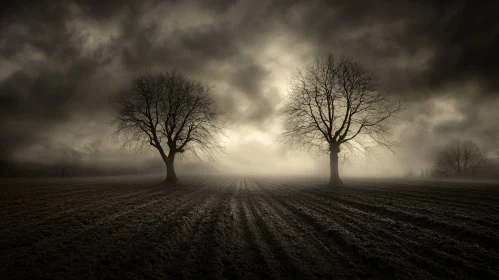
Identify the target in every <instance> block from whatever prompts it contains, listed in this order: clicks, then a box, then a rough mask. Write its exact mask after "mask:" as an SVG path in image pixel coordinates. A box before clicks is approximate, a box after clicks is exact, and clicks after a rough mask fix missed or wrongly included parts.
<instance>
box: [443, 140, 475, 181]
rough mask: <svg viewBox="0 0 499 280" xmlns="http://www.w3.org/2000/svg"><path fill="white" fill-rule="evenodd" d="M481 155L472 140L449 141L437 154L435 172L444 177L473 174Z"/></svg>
mask: <svg viewBox="0 0 499 280" xmlns="http://www.w3.org/2000/svg"><path fill="white" fill-rule="evenodd" d="M482 161H483V155H482V153H481V152H480V148H478V146H477V144H476V143H475V142H473V141H470V140H467V141H461V140H459V139H454V140H452V141H450V143H449V144H447V145H446V146H445V147H444V148H443V149H442V150H441V151H440V152H439V153H438V155H437V158H436V162H435V170H434V171H435V174H436V175H440V176H446V177H453V176H457V177H466V176H471V175H473V173H474V172H476V171H477V169H478V168H479V167H480V165H481V163H482Z"/></svg>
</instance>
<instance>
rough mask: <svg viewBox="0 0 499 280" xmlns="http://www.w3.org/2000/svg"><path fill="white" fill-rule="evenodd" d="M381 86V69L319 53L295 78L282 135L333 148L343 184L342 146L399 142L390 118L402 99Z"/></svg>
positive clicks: (334, 176)
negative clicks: (392, 96)
mask: <svg viewBox="0 0 499 280" xmlns="http://www.w3.org/2000/svg"><path fill="white" fill-rule="evenodd" d="M379 87H380V85H379V82H378V78H377V77H376V75H375V74H374V73H373V72H371V71H369V70H367V69H366V68H365V67H363V66H362V65H360V64H359V63H357V62H354V61H352V60H350V59H347V58H340V59H336V58H335V57H334V56H332V55H329V56H328V57H327V58H325V59H316V60H315V62H314V63H312V64H310V65H308V66H307V67H306V69H304V71H298V72H297V73H296V75H295V76H294V78H293V80H292V82H291V90H290V96H289V99H288V101H287V103H286V104H285V105H284V108H283V111H282V113H283V115H284V118H285V119H284V132H283V134H282V137H283V138H284V140H285V141H286V142H288V143H290V144H292V145H296V146H299V147H308V148H310V147H315V148H318V149H319V151H323V152H329V160H330V184H331V185H334V184H341V183H342V182H341V180H340V177H339V173H338V154H339V152H340V146H345V147H347V148H348V149H350V150H354V149H361V150H367V149H368V148H369V146H368V143H369V142H372V141H374V142H375V143H376V144H379V145H382V146H385V147H388V148H390V147H391V146H393V145H394V144H395V143H394V142H393V141H391V140H390V139H389V137H388V136H389V131H390V130H389V129H390V123H391V120H392V117H393V116H394V114H395V113H396V112H398V111H400V110H401V109H403V105H402V103H401V102H400V101H394V100H391V99H390V98H389V96H388V95H387V94H386V93H383V92H381V91H380V90H379Z"/></svg>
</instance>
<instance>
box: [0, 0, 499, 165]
mask: <svg viewBox="0 0 499 280" xmlns="http://www.w3.org/2000/svg"><path fill="white" fill-rule="evenodd" d="M2 5H3V7H2V8H1V9H0V10H1V11H2V12H1V14H0V63H1V64H2V69H1V70H0V116H1V120H0V141H1V143H2V146H3V149H4V150H5V151H7V152H8V153H9V154H13V155H15V154H17V153H19V152H20V151H26V150H29V149H30V147H33V146H34V145H37V144H39V143H45V145H49V146H50V145H58V144H56V143H59V142H61V139H66V140H65V141H66V142H65V144H64V145H67V146H71V147H72V148H74V149H79V148H81V147H83V146H85V145H86V144H88V143H90V142H91V141H93V140H95V139H108V136H109V134H111V133H112V127H110V125H109V120H110V117H111V116H112V113H113V110H114V104H113V103H112V102H110V100H111V97H112V96H113V95H115V94H116V93H117V91H118V90H119V89H120V88H123V87H126V86H127V85H128V84H129V83H130V81H131V79H132V77H133V76H134V75H135V74H136V73H137V72H139V71H141V70H143V69H148V68H166V69H177V70H178V71H180V72H182V73H184V74H186V75H188V76H190V77H193V78H195V79H198V80H201V81H203V82H205V83H207V84H209V85H210V86H212V88H213V91H214V93H215V95H216V97H217V101H218V104H219V107H220V108H221V109H222V110H223V111H224V112H225V114H226V115H227V118H228V119H229V120H230V121H231V123H232V124H231V125H230V128H229V129H230V130H231V131H232V132H231V133H229V134H232V135H238V136H237V137H233V138H232V142H231V143H230V144H229V145H231V146H230V147H229V149H228V150H229V151H232V152H233V154H234V155H235V154H237V156H231V155H230V154H229V155H228V156H227V158H226V159H225V161H226V162H229V163H230V161H231V160H232V159H234V160H236V159H237V162H241V163H244V162H246V163H247V164H248V165H252V166H257V165H258V164H259V163H258V161H257V160H256V161H255V158H254V157H253V155H252V152H251V151H248V149H251V150H253V151H258V152H259V153H266V160H267V161H270V162H272V163H274V164H275V165H279V164H281V165H283V164H284V162H287V163H289V162H290V161H292V160H293V156H292V155H291V156H290V155H289V154H288V153H283V152H282V149H286V148H284V147H283V146H282V144H280V143H278V142H275V135H276V132H277V131H278V130H279V122H278V114H277V112H278V108H279V105H280V104H281V102H282V100H283V98H285V96H286V90H287V88H288V85H289V83H288V82H289V79H290V78H291V76H292V73H293V72H294V71H295V70H296V68H297V67H303V66H304V65H305V64H306V63H308V62H310V61H311V60H312V59H314V58H315V57H316V56H321V55H325V54H327V53H333V54H336V55H345V56H349V57H352V58H354V59H356V60H358V61H359V62H361V63H363V64H365V65H366V66H368V67H369V68H371V69H373V70H374V71H376V73H377V74H378V75H379V76H380V78H381V81H382V82H383V86H384V88H385V89H386V90H387V91H389V92H390V93H391V94H393V95H394V96H400V97H402V98H404V99H405V100H407V101H408V102H409V106H410V109H409V110H407V111H406V112H405V113H404V114H403V115H402V116H401V122H400V126H399V127H398V129H396V131H398V134H400V135H399V136H401V137H403V138H405V140H406V141H405V142H406V146H405V147H404V150H403V151H402V152H401V153H400V155H401V156H400V157H401V158H402V159H403V160H404V161H405V160H406V159H407V158H411V157H412V158H417V157H418V156H419V157H424V156H425V155H427V154H431V152H432V149H434V148H435V147H436V146H438V145H441V143H443V142H444V141H446V140H448V139H450V138H455V137H461V138H467V139H469V138H471V139H474V140H476V141H477V142H478V143H479V144H480V146H481V147H482V149H484V152H485V153H487V152H491V151H497V150H498V149H499V147H498V144H497V143H499V133H498V130H497V120H499V113H498V111H497V108H498V106H499V99H498V93H499V79H497V75H498V74H499V56H498V53H497V49H499V22H498V21H497V20H495V18H496V16H495V14H494V13H496V11H497V8H499V3H494V4H490V3H489V4H485V2H479V1H464V0H461V1H453V2H452V3H446V4H444V3H443V2H442V1H408V0H403V1H397V2H393V1H387V0H382V1H375V2H373V1H326V0H324V1H322V0H315V1H314V0H312V1H293V0H290V1H243V0H240V1H154V0H149V1H24V2H22V3H21V2H20V1H17V2H11V3H4V4H2ZM256 134H258V135H264V136H262V137H260V138H258V137H256V138H255V137H253V136H254V135H256ZM61 135H65V137H63V138H61ZM235 139H238V140H239V142H237V141H236V140H235ZM262 139H265V140H262ZM422 140H424V141H425V145H426V146H425V147H427V148H425V151H424V152H421V151H420V148H418V143H421V141H422ZM265 141H271V142H272V143H273V144H272V148H269V147H268V145H270V144H269V143H268V142H265ZM115 145H117V144H116V143H115ZM111 146H112V144H111V143H109V144H108V147H111ZM296 156H303V155H302V154H299V153H298V154H296ZM245 157H246V159H245ZM416 162H417V164H415V166H416V165H418V164H424V159H423V158H420V159H417V160H416ZM241 165H242V167H241V168H244V164H241ZM291 165H292V164H290V165H289V166H291ZM415 166H414V168H416V167H415Z"/></svg>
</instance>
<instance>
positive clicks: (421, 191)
mask: <svg viewBox="0 0 499 280" xmlns="http://www.w3.org/2000/svg"><path fill="white" fill-rule="evenodd" d="M158 182H159V180H158V178H152V177H147V178H136V179H134V180H130V179H129V178H124V177H121V178H101V179H96V178H93V179H89V178H87V179H44V180H40V179H23V180H19V179H18V180H2V181H0V214H1V216H0V217H1V220H0V221H1V227H0V278H1V279H9V278H37V279H40V278H42V279H47V278H49V279H56V278H99V279H102V278H117V279H123V278H163V279H164V278H168V279H179V278H189V279H223V278H226V279H235V278H238V279H314V278H315V279H343V278H349V279H351V278H383V279H386V278H398V279H434V278H450V279H471V278H474V279H499V265H498V264H499V235H498V232H499V231H498V230H499V187H498V186H494V185H491V184H485V183H481V184H480V183H442V182H441V183H435V182H423V181H420V182H417V181H412V182H405V183H403V182H395V181H393V182H390V181H371V182H368V181H347V182H346V183H347V184H346V186H344V187H337V188H331V187H327V186H325V185H324V182H321V181H319V180H304V179H294V180H292V179H275V178H274V179H262V178H236V177H234V178H221V177H204V178H201V177H200V178H190V179H185V181H183V182H182V185H180V186H165V185H162V184H159V183H158Z"/></svg>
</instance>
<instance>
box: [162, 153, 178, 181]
mask: <svg viewBox="0 0 499 280" xmlns="http://www.w3.org/2000/svg"><path fill="white" fill-rule="evenodd" d="M174 162H175V153H169V154H168V159H167V160H166V161H165V163H166V179H165V182H177V181H178V178H177V174H175V166H174Z"/></svg>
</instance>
